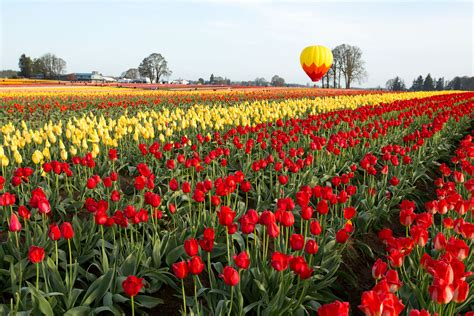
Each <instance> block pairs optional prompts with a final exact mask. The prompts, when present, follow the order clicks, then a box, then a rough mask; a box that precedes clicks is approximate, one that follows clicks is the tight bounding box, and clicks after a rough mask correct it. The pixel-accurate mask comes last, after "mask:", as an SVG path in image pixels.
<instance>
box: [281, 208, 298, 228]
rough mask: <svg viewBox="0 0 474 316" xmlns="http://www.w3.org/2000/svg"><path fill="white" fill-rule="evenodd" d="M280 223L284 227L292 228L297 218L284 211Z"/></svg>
mask: <svg viewBox="0 0 474 316" xmlns="http://www.w3.org/2000/svg"><path fill="white" fill-rule="evenodd" d="M280 223H281V225H282V226H284V227H291V226H293V224H294V223H295V216H294V215H293V213H292V212H287V211H283V212H282V214H281V219H280Z"/></svg>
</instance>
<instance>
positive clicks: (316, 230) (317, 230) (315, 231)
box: [309, 220, 322, 236]
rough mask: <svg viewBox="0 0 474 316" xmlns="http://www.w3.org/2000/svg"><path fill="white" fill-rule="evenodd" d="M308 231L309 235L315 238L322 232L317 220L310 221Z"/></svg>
mask: <svg viewBox="0 0 474 316" xmlns="http://www.w3.org/2000/svg"><path fill="white" fill-rule="evenodd" d="M309 231H310V232H311V234H313V235H316V236H319V234H321V232H322V229H321V225H320V224H319V222H318V221H317V220H313V221H311V224H310V225H309Z"/></svg>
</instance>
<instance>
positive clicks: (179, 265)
mask: <svg viewBox="0 0 474 316" xmlns="http://www.w3.org/2000/svg"><path fill="white" fill-rule="evenodd" d="M172 268H173V273H174V275H175V276H176V277H177V278H178V279H184V278H185V277H186V276H187V275H188V272H189V269H188V265H187V264H186V261H180V262H176V263H173V265H172Z"/></svg>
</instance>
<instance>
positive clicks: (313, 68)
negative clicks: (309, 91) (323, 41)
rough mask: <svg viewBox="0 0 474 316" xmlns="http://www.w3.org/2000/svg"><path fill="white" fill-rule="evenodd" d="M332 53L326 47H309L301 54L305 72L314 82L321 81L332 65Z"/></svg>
mask: <svg viewBox="0 0 474 316" xmlns="http://www.w3.org/2000/svg"><path fill="white" fill-rule="evenodd" d="M332 60H333V57H332V52H331V50H330V49H329V48H327V47H324V46H319V45H318V46H308V47H306V48H305V49H303V51H302V52H301V55H300V62H301V67H303V70H304V72H306V74H307V75H308V76H309V77H310V78H311V80H312V81H313V82H316V81H318V80H319V79H321V78H322V77H323V76H324V74H325V73H326V72H328V70H329V68H331V65H332Z"/></svg>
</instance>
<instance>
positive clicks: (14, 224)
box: [8, 213, 21, 232]
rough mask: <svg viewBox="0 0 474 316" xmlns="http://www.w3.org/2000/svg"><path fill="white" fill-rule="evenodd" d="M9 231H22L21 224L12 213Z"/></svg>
mask: <svg viewBox="0 0 474 316" xmlns="http://www.w3.org/2000/svg"><path fill="white" fill-rule="evenodd" d="M8 229H9V230H10V231H11V232H19V231H20V230H21V223H20V221H19V220H18V217H17V216H16V214H15V213H12V215H11V216H10V226H9V227H8Z"/></svg>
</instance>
